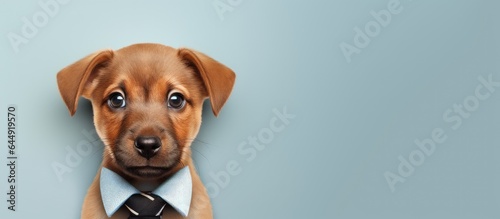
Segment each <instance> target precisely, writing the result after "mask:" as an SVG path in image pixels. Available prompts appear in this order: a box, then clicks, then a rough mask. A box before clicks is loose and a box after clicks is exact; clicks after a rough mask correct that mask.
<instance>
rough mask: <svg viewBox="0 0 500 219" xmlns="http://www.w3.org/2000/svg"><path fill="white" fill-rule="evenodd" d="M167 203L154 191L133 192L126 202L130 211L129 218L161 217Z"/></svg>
mask: <svg viewBox="0 0 500 219" xmlns="http://www.w3.org/2000/svg"><path fill="white" fill-rule="evenodd" d="M166 205H167V203H166V202H165V201H164V200H163V199H162V198H161V197H160V196H157V195H155V194H153V193H144V192H141V193H138V194H133V195H132V196H130V198H128V199H127V201H126V202H125V207H126V208H127V209H128V210H129V211H130V216H129V219H161V214H162V212H163V209H164V208H165V206H166Z"/></svg>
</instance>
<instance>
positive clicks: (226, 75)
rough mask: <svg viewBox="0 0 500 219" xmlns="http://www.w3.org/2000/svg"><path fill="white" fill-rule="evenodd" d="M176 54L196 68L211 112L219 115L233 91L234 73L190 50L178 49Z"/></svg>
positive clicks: (203, 55)
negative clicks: (205, 91) (207, 97)
mask: <svg viewBox="0 0 500 219" xmlns="http://www.w3.org/2000/svg"><path fill="white" fill-rule="evenodd" d="M178 54H179V56H180V57H181V58H182V59H184V60H186V61H188V62H189V63H191V64H193V65H194V66H195V67H196V69H197V70H198V72H199V73H200V75H201V78H202V80H203V84H204V85H205V88H206V90H207V92H208V96H209V98H210V104H211V105H212V111H213V113H214V115H215V116H217V115H219V112H220V110H221V109H222V107H223V106H224V103H226V100H227V99H228V98H229V95H230V94H231V91H232V90H233V85H234V80H235V79H236V75H235V74H234V72H233V71H232V70H231V69H230V68H228V67H226V66H225V65H223V64H221V63H219V62H217V61H216V60H214V59H212V58H210V57H209V56H207V55H205V54H203V53H200V52H197V51H194V50H191V49H184V48H183V49H179V53H178Z"/></svg>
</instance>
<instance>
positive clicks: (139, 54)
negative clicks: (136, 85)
mask: <svg viewBox="0 0 500 219" xmlns="http://www.w3.org/2000/svg"><path fill="white" fill-rule="evenodd" d="M177 52H178V50H177V49H174V48H172V47H168V46H164V45H161V44H134V45H131V46H128V47H125V48H122V49H120V50H117V51H116V52H115V56H114V57H113V60H112V62H111V69H113V72H114V73H115V74H117V75H121V76H126V77H128V78H131V79H150V80H160V79H162V78H164V77H166V76H169V75H175V74H180V73H182V72H185V71H186V70H187V67H186V65H185V64H184V61H183V60H182V59H181V58H180V57H179V56H178V53H177Z"/></svg>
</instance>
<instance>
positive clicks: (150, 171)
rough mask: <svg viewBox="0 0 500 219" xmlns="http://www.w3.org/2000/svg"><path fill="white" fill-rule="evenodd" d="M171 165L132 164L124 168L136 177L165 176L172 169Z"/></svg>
mask: <svg viewBox="0 0 500 219" xmlns="http://www.w3.org/2000/svg"><path fill="white" fill-rule="evenodd" d="M172 169H173V167H154V166H132V167H127V168H126V170H127V172H129V173H130V174H131V175H133V176H136V177H138V178H150V179H151V178H160V177H162V176H165V175H166V174H167V173H169V172H170V170H172Z"/></svg>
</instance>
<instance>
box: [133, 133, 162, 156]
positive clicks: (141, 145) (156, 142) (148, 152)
mask: <svg viewBox="0 0 500 219" xmlns="http://www.w3.org/2000/svg"><path fill="white" fill-rule="evenodd" d="M134 144H135V149H136V150H137V151H138V152H139V154H140V155H141V156H143V157H145V158H146V159H148V160H149V158H152V157H154V156H155V154H156V152H158V151H159V150H160V147H161V140H160V138H158V137H154V136H139V137H137V138H136V139H135V142H134Z"/></svg>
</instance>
